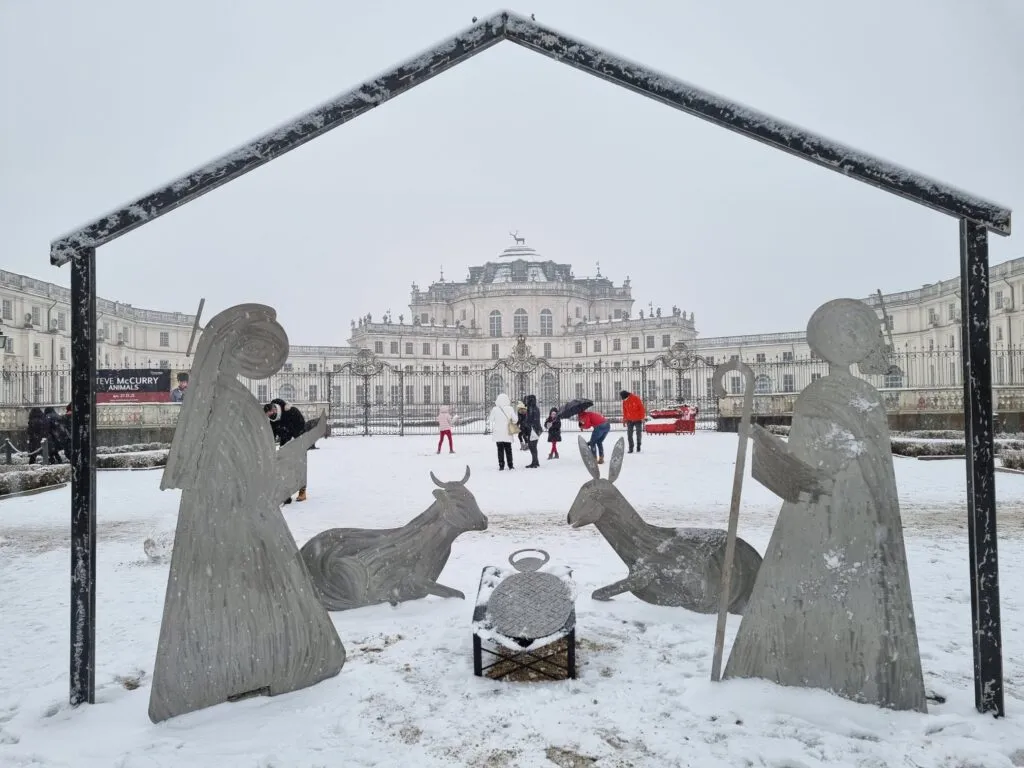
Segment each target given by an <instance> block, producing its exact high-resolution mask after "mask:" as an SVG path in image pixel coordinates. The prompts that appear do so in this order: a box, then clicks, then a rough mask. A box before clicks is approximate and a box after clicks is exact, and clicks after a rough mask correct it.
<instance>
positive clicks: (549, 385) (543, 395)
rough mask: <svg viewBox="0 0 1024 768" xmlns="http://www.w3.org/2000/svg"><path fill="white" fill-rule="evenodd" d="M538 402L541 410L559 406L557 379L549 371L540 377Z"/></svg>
mask: <svg viewBox="0 0 1024 768" xmlns="http://www.w3.org/2000/svg"><path fill="white" fill-rule="evenodd" d="M540 402H541V405H543V406H544V407H543V408H542V409H541V410H545V409H549V408H556V407H558V406H559V405H560V403H559V402H558V379H557V378H555V374H553V373H551V372H550V371H548V372H547V373H545V374H544V375H543V376H541V377H540Z"/></svg>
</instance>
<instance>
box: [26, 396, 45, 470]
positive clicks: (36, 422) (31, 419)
mask: <svg viewBox="0 0 1024 768" xmlns="http://www.w3.org/2000/svg"><path fill="white" fill-rule="evenodd" d="M48 434H49V428H48V427H47V425H46V417H45V416H44V415H43V409H42V408H32V409H31V410H29V412H28V427H27V428H26V429H25V439H26V441H27V442H28V448H27V449H26V450H27V451H28V454H29V457H28V463H29V464H35V462H36V459H37V458H38V459H39V463H40V464H42V463H43V457H42V454H41V453H40V449H41V447H42V444H43V440H45V439H46V438H47V437H48Z"/></svg>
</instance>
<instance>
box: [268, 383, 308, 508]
mask: <svg viewBox="0 0 1024 768" xmlns="http://www.w3.org/2000/svg"><path fill="white" fill-rule="evenodd" d="M263 412H264V413H265V414H267V418H268V419H270V428H271V429H272V430H273V431H274V439H275V440H277V443H278V445H285V444H287V443H288V442H289V441H290V440H294V439H295V438H296V437H299V436H300V435H302V434H303V433H304V432H305V431H306V419H305V417H303V415H302V411H300V410H299V409H298V408H296V407H295V406H294V405H292V404H291V403H287V402H285V401H284V400H282V399H281V398H279V397H275V398H274V399H273V400H271V401H270V402H269V403H267V404H266V405H264V406H263ZM295 500H296V501H305V500H306V486H302V487H301V488H299V494H298V496H296V497H295ZM284 503H285V504H291V503H292V499H291V496H289V497H288V498H287V499H285V501H284Z"/></svg>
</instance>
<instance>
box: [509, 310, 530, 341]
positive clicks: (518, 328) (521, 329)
mask: <svg viewBox="0 0 1024 768" xmlns="http://www.w3.org/2000/svg"><path fill="white" fill-rule="evenodd" d="M512 330H513V331H514V332H515V334H516V335H517V336H518V335H519V334H520V333H521V334H523V335H524V336H525V335H526V334H528V333H529V332H530V316H529V315H528V314H526V310H525V309H522V308H520V309H517V310H516V311H515V313H514V314H513V315H512Z"/></svg>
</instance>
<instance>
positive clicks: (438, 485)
mask: <svg viewBox="0 0 1024 768" xmlns="http://www.w3.org/2000/svg"><path fill="white" fill-rule="evenodd" d="M430 479H431V480H433V481H434V485H436V486H437V487H438V488H444V487H445V485H444V483H442V482H441V481H440V480H438V479H437V475H435V474H434V473H433V472H431V473H430Z"/></svg>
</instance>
